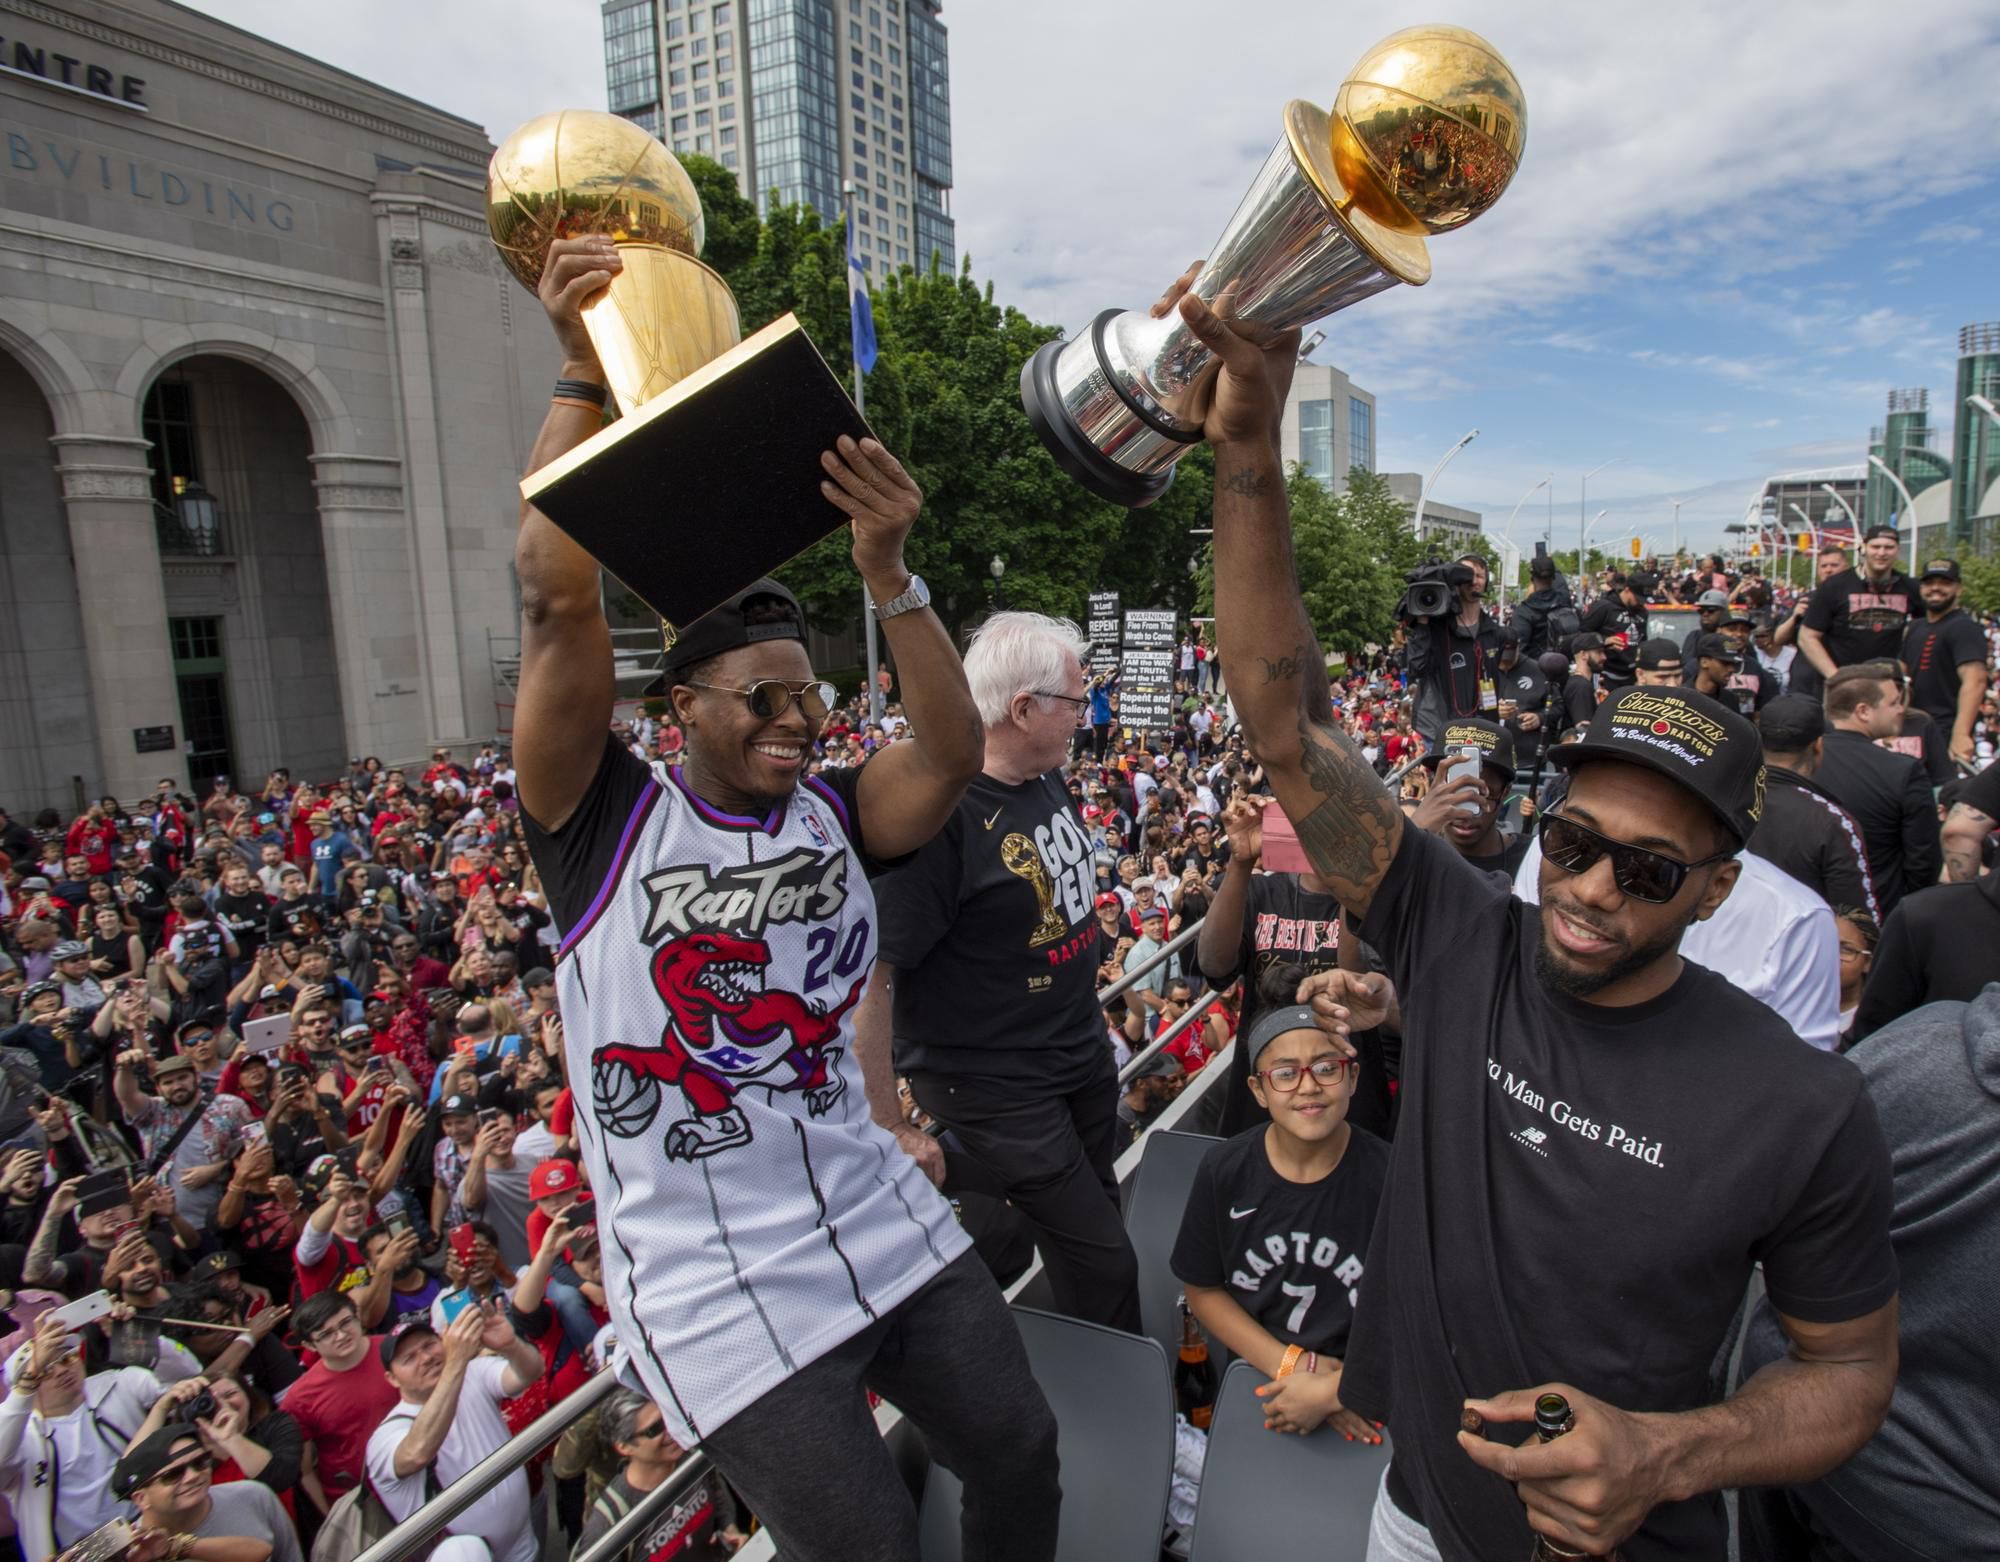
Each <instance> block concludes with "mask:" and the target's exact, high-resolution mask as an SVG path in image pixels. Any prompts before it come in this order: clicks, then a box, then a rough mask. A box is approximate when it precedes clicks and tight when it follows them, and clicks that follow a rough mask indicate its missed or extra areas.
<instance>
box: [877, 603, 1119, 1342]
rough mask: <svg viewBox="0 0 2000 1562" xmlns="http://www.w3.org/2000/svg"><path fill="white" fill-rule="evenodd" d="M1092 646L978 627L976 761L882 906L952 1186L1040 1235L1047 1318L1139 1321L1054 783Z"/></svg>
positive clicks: (1093, 944) (885, 942) (1086, 959)
mask: <svg viewBox="0 0 2000 1562" xmlns="http://www.w3.org/2000/svg"><path fill="white" fill-rule="evenodd" d="M1086 651H1087V645H1086V643H1085V642H1084V640H1083V637H1082V636H1081V635H1079V634H1078V633H1077V630H1076V627H1075V626H1074V625H1073V624H1069V623H1067V622H1064V621H1063V620H1060V619H1049V618H1044V617H1042V616H1041V615H1040V614H1036V613H996V614H995V615H993V616H992V617H991V618H989V619H987V620H986V622H985V623H984V624H983V625H982V626H981V627H980V629H979V631H978V632H977V633H976V634H975V635H974V637H973V640H972V644H971V646H970V647H969V648H968V649H967V651H966V653H965V676H966V681H967V682H968V683H969V684H971V686H972V697H973V699H974V700H975V701H976V702H977V703H978V706H979V714H980V717H981V719H982V720H983V721H984V723H985V731H986V754H985V764H984V768H983V770H982V772H981V774H980V775H979V776H978V777H976V778H975V779H974V781H973V783H972V785H971V786H969V787H968V788H966V792H965V796H964V798H963V799H962V800H961V801H960V803H959V805H958V807H957V809H956V810H954V812H953V813H952V816H951V818H950V819H949V820H948V821H947V822H946V824H945V827H944V829H943V830H942V831H940V832H939V833H938V835H937V836H936V837H935V838H934V839H933V840H931V841H930V843H929V844H928V845H926V846H924V847H922V848H921V849H920V850H918V851H917V853H916V854H915V855H914V856H912V857H911V858H910V859H909V860H908V861H907V862H906V863H903V864H902V865H900V866H899V867H897V869H896V870H895V871H894V872H893V873H891V874H889V875H887V876H886V877H885V878H884V879H883V880H882V882H881V883H880V884H879V885H878V886H877V888H876V904H877V906H878V908H879V910H880V914H881V918H882V945H881V960H882V963H883V964H884V965H886V966H890V967H893V968H894V970H895V973H896V974H895V977H894V993H895V1012H894V1021H893V1024H894V1031H895V1057H896V1072H897V1073H899V1074H901V1075H903V1076H904V1077H905V1078H906V1079H907V1080H908V1081H909V1085H910V1093H911V1095H913V1096H914V1097H915V1098H916V1101H917V1104H918V1105H919V1106H921V1107H922V1108H923V1109H924V1110H925V1111H926V1112H928V1113H929V1114H930V1115H931V1116H932V1117H935V1118H936V1119H938V1121H940V1122H941V1123H943V1124H944V1125H945V1126H946V1127H947V1128H949V1129H950V1130H951V1131H952V1134H953V1136H954V1138H955V1139H956V1140H957V1142H958V1143H959V1145H961V1146H962V1147H963V1153H964V1156H965V1159H966V1161H967V1162H968V1163H970V1164H969V1165H966V1166H960V1165H958V1164H957V1161H958V1157H957V1155H955V1154H947V1157H946V1170H947V1180H946V1183H945V1187H946V1189H947V1191H949V1190H950V1189H951V1188H952V1187H953V1185H954V1183H955V1182H958V1181H963V1182H964V1183H965V1184H966V1185H967V1186H972V1185H975V1184H976V1185H980V1186H982V1187H983V1188H984V1189H985V1190H986V1191H995V1190H996V1188H997V1190H1004V1193H1005V1196H1006V1198H1007V1199H1008V1200H1009V1201H1010V1202H1011V1203H1012V1204H1013V1205H1014V1206H1015V1207H1016V1208H1017V1209H1019V1210H1020V1211H1021V1213H1022V1214H1023V1215H1025V1216H1026V1217H1027V1218H1028V1220H1029V1221H1030V1222H1031V1223H1032V1224H1033V1226H1034V1227H1035V1234H1036V1242H1037V1245H1038V1246H1039V1247H1040V1248H1041V1251H1042V1258H1043V1262H1044V1263H1045V1264H1046V1265H1047V1267H1048V1274H1049V1283H1050V1289H1051V1290H1052V1291H1053V1292H1054V1296H1055V1305H1056V1308H1057V1310H1058V1311H1060V1312H1064V1313H1068V1314H1069V1315H1071V1316H1072V1317H1077V1318H1085V1319H1088V1320H1090V1321H1091V1322H1093V1323H1103V1324H1109V1325H1110V1326H1111V1327H1113V1328H1117V1329H1125V1330H1128V1331H1130V1332H1132V1333H1137V1332H1138V1330H1139V1293H1138V1261H1137V1259H1136V1258H1134V1257H1133V1254H1132V1246H1131V1243H1130V1242H1128V1241H1127V1240H1126V1237H1125V1227H1124V1222H1123V1221H1122V1220H1121V1219H1120V1217H1119V1213H1118V1185H1117V1180H1116V1178H1115V1177H1114V1175H1113V1173H1112V1162H1113V1161H1114V1160H1116V1159H1117V1154H1118V1150H1119V1144H1118V1082H1117V1069H1116V1067H1115V1066H1114V1064H1113V1062H1112V1056H1111V1048H1110V1045H1109V1043H1108V1041H1107V1039H1106V1037H1105V1034H1104V1022H1103V1017H1102V1014H1101V1012H1100V1011H1099V1008H1098V1004H1097V957H1098V953H1099V940H1100V938H1101V934H1100V932H1099V929H1098V927H1097V922H1096V917H1095V915H1094V906H1093V902H1094V899H1095V896H1094V895H1093V893H1092V892H1093V888H1094V878H1093V872H1092V865H1091V851H1090V841H1089V837H1088V836H1087V835H1086V833H1085V831H1084V828H1083V821H1082V819H1081V818H1080V817H1079V816H1078V814H1077V811H1076V804H1075V802H1074V801H1073V800H1072V799H1071V797H1070V795H1069V792H1068V790H1067V789H1066V788H1065V787H1064V785H1063V782H1062V768H1061V767H1062V763H1063V757H1064V755H1065V754H1066V753H1067V752H1068V750H1069V744H1070V740H1071V738H1072V736H1073V735H1074V734H1075V731H1076V728H1077V725H1078V723H1080V722H1082V721H1083V720H1084V719H1085V718H1086V717H1087V716H1088V714H1089V710H1090V701H1089V696H1088V695H1087V694H1086V693H1085V692H1084V691H1085V681H1084V673H1083V662H1082V657H1083V656H1084V654H1085V653H1086Z"/></svg>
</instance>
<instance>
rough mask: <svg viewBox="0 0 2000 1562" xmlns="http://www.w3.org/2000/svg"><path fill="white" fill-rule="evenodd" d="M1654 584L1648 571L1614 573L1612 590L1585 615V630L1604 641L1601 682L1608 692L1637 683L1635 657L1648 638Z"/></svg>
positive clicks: (1594, 603)
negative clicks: (1649, 595) (1648, 605)
mask: <svg viewBox="0 0 2000 1562" xmlns="http://www.w3.org/2000/svg"><path fill="white" fill-rule="evenodd" d="M1653 585H1654V580H1653V577H1652V576H1651V575H1648V574H1647V573H1646V572H1645V571H1644V570H1633V571H1632V572H1631V573H1630V574H1629V575H1615V574H1614V575H1613V576H1612V577H1611V590H1610V591H1609V592H1608V593H1606V594H1605V595H1604V596H1601V597H1599V598H1598V599H1597V600H1596V601H1595V602H1593V603H1591V604H1590V611H1589V612H1587V613H1585V614H1584V615H1583V623H1582V626H1581V627H1582V629H1583V631H1584V632H1585V633H1586V634H1593V635H1601V636H1603V639H1604V646H1605V657H1604V670H1603V672H1602V674H1601V681H1602V683H1603V686H1604V688H1605V690H1606V691H1607V692H1608V691H1610V690H1614V689H1622V688H1625V687H1626V686H1627V685H1628V684H1631V683H1634V682H1636V681H1637V673H1636V671H1635V669H1634V664H1633V655H1634V653H1635V652H1636V651H1637V649H1638V648H1639V646H1640V644H1641V643H1642V642H1643V641H1644V640H1645V638H1646V594H1647V593H1648V592H1650V591H1651V590H1652V589H1653ZM1621 636H1622V637H1623V638H1622V639H1621V638H1620V637H1621ZM1571 649H1572V650H1574V646H1572V648H1571Z"/></svg>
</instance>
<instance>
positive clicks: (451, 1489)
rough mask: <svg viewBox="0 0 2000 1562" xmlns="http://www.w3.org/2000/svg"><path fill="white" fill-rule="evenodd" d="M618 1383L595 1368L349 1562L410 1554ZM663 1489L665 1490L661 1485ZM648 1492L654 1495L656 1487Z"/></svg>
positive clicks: (396, 1560)
mask: <svg viewBox="0 0 2000 1562" xmlns="http://www.w3.org/2000/svg"><path fill="white" fill-rule="evenodd" d="M617 1387H618V1374H617V1373H616V1372H615V1371H613V1370H612V1369H610V1368H609V1367H606V1368H604V1369H603V1370H601V1371H599V1372H598V1373H597V1375H596V1376H595V1377H592V1378H588V1379H586V1380H585V1381H584V1383H583V1386H582V1387H581V1388H579V1389H577V1391H576V1392H575V1393H573V1394H571V1395H570V1396H569V1397H568V1398H566V1399H564V1400H563V1401H562V1402H561V1403H560V1404H557V1405H551V1406H550V1407H549V1408H548V1409H547V1410H545V1411H543V1412H542V1413H541V1414H540V1415H539V1416H537V1417H536V1418H535V1419H534V1420H533V1421H531V1422H529V1423H528V1425H526V1426H524V1427H522V1428H521V1430H520V1431H518V1432H516V1433H515V1434H514V1435H513V1436H512V1437H510V1438H508V1439H507V1441H506V1442H504V1443H502V1444H501V1445H500V1446H499V1447H498V1448H496V1449H494V1450H493V1452H492V1453H490V1454H488V1455H487V1456H486V1457H485V1458H484V1459H481V1460H480V1461H479V1463H477V1464H475V1465H474V1466H473V1467H472V1468H471V1469H469V1470H467V1471H466V1472H465V1474H463V1475H461V1476H460V1477H459V1478H458V1479H457V1480H455V1481H453V1482H452V1483H451V1484H450V1485H449V1486H447V1487H445V1489H444V1490H443V1491H441V1492H439V1493H438V1494H437V1495H436V1496H435V1497H433V1498H431V1500H430V1501H429V1502H427V1503H425V1504H424V1505H423V1506H422V1507H421V1508H419V1509H417V1511H416V1512H415V1513H413V1514H411V1515H410V1516H409V1517H408V1518H407V1519H405V1520H403V1522H402V1523H400V1524H398V1525H397V1526H396V1527H395V1528H394V1529H392V1530H390V1531H389V1533H388V1534H386V1535H384V1536H383V1537H382V1538H381V1539H380V1540H378V1541H376V1542H375V1544H374V1545H372V1546H370V1547H369V1548H368V1549H367V1550H366V1551H364V1552H362V1553H361V1555H360V1556H358V1557H356V1558H355V1559H354V1562H404V1559H405V1558H407V1557H410V1556H414V1555H415V1554H416V1552H417V1551H418V1550H419V1548H422V1547H427V1546H428V1545H429V1544H430V1543H431V1542H432V1541H433V1540H435V1539H436V1538H437V1537H438V1535H439V1534H440V1532H442V1531H443V1529H444V1528H445V1526H446V1525H448V1524H449V1523H451V1521H452V1520H453V1519H455V1518H457V1517H458V1516H459V1515H460V1514H461V1513H463V1512H464V1511H465V1510H466V1509H467V1508H469V1507H471V1506H472V1505H473V1504H474V1503H475V1502H477V1501H478V1500H479V1499H480V1498H481V1497H484V1496H485V1495H486V1494H487V1493H488V1492H490V1491H491V1490H493V1488H494V1487H496V1486H498V1485H499V1484H500V1483H501V1482H502V1481H504V1480H506V1479H507V1477H508V1476H510V1475H512V1474H514V1472H515V1471H517V1470H519V1469H521V1468H522V1466H524V1465H525V1464H527V1462H528V1461H529V1460H530V1459H532V1458H534V1457H535V1455H536V1454H538V1453H540V1452H541V1451H542V1450H543V1449H544V1448H546V1447H547V1446H548V1445H549V1444H550V1443H553V1442H554V1441H555V1440H556V1439H557V1438H558V1437H560V1436H562V1434H563V1433H564V1432H566V1431H568V1430H569V1428H570V1426H571V1424H572V1423H573V1422H576V1421H579V1420H581V1419H582V1418H583V1417H584V1416H585V1415H587V1414H589V1413H590V1412H591V1411H592V1410H595V1409H596V1408H597V1407H598V1405H599V1404H601V1403H602V1402H603V1401H604V1400H606V1399H608V1398H610V1396H611V1394H612V1393H613V1391H614V1390H616V1389H617ZM695 1457H696V1455H695V1453H694V1451H693V1450H689V1453H688V1460H687V1461H683V1466H684V1467H685V1465H686V1463H687V1462H688V1461H692V1460H694V1459H695ZM701 1463H702V1464H703V1465H704V1466H705V1465H706V1464H707V1461H706V1460H705V1459H704V1460H702V1461H701ZM680 1473H681V1472H680V1471H679V1470H676V1471H675V1472H674V1474H675V1477H676V1478H678V1477H679V1475H680ZM691 1478H692V1477H691V1476H690V1479H691ZM668 1484H672V1483H671V1482H669V1483H668ZM662 1489H663V1490H664V1487H663V1488H662ZM649 1495H650V1496H657V1495H658V1493H657V1492H655V1493H650V1494H649ZM637 1511H638V1507H637V1506H636V1505H635V1506H634V1508H633V1512H635V1513H636V1512H637Z"/></svg>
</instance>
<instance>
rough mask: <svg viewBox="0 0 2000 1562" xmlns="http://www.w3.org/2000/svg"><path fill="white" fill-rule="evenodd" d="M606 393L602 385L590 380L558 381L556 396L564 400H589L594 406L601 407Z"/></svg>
mask: <svg viewBox="0 0 2000 1562" xmlns="http://www.w3.org/2000/svg"><path fill="white" fill-rule="evenodd" d="M606 394H607V392H606V391H605V388H604V387H603V386H602V385H593V384H591V383H590V381H588V380H557V381H556V388H555V396H556V397H557V398H558V399H559V400H562V401H587V402H589V403H590V404H591V405H592V406H593V407H601V406H603V405H604V398H605V396H606Z"/></svg>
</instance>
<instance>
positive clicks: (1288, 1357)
mask: <svg viewBox="0 0 2000 1562" xmlns="http://www.w3.org/2000/svg"><path fill="white" fill-rule="evenodd" d="M1305 1353H1306V1348H1305V1347H1304V1346H1303V1345H1287V1346H1286V1347H1285V1358H1284V1360H1283V1361H1280V1362H1279V1363H1278V1371H1277V1374H1276V1377H1278V1378H1288V1377H1290V1376H1291V1375H1292V1369H1293V1368H1294V1367H1296V1366H1297V1365H1298V1364H1299V1358H1300V1357H1301V1356H1303V1355H1304V1354H1305ZM1274 1381H1275V1379H1274Z"/></svg>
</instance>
